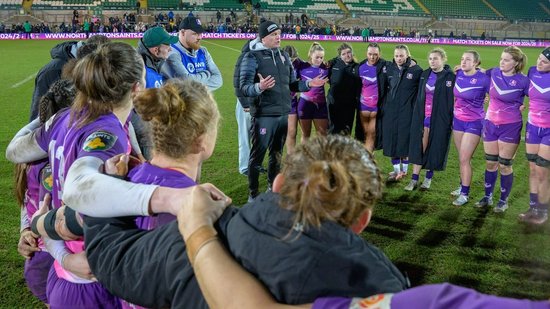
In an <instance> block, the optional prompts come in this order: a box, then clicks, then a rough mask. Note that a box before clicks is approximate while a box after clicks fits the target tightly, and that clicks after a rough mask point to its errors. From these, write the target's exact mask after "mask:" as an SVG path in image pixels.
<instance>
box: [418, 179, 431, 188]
mask: <svg viewBox="0 0 550 309" xmlns="http://www.w3.org/2000/svg"><path fill="white" fill-rule="evenodd" d="M431 185H432V180H431V179H429V178H425V179H424V181H423V182H422V185H421V186H420V190H422V191H426V190H428V189H430V186H431Z"/></svg>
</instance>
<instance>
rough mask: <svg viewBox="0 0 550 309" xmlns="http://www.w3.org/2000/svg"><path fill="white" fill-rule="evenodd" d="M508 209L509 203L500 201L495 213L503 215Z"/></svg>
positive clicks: (494, 209)
mask: <svg viewBox="0 0 550 309" xmlns="http://www.w3.org/2000/svg"><path fill="white" fill-rule="evenodd" d="M506 209H508V202H506V201H503V200H499V201H498V203H497V205H496V206H495V208H493V211H494V212H496V213H503V212H505V211H506Z"/></svg>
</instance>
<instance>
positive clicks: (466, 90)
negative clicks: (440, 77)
mask: <svg viewBox="0 0 550 309" xmlns="http://www.w3.org/2000/svg"><path fill="white" fill-rule="evenodd" d="M490 83H491V79H490V78H489V76H487V75H486V74H485V73H482V72H480V71H476V73H475V74H473V75H470V76H468V75H466V74H464V71H462V70H458V72H457V74H456V79H455V87H454V89H453V92H454V95H455V109H454V116H455V117H456V118H457V119H458V120H462V121H467V122H470V121H477V120H482V119H483V118H485V111H484V109H483V103H484V101H485V95H486V94H487V93H488V92H489V85H490Z"/></svg>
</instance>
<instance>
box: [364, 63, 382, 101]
mask: <svg viewBox="0 0 550 309" xmlns="http://www.w3.org/2000/svg"><path fill="white" fill-rule="evenodd" d="M359 77H360V78H361V84H362V86H361V97H360V99H359V100H360V101H359V102H361V104H364V105H366V106H368V107H371V108H374V107H377V105H378V77H377V74H376V65H370V64H369V63H368V62H365V63H363V64H362V65H361V66H359Z"/></svg>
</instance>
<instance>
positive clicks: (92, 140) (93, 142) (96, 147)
mask: <svg viewBox="0 0 550 309" xmlns="http://www.w3.org/2000/svg"><path fill="white" fill-rule="evenodd" d="M117 139H118V137H117V136H116V135H113V134H111V133H109V132H104V131H97V132H94V133H92V134H90V136H88V138H86V141H85V142H84V147H82V149H83V150H84V151H87V152H92V151H105V150H109V149H111V148H112V147H113V145H114V144H115V142H116V140H117Z"/></svg>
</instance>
